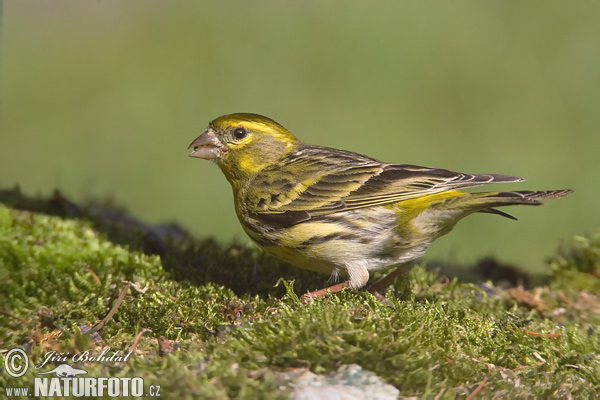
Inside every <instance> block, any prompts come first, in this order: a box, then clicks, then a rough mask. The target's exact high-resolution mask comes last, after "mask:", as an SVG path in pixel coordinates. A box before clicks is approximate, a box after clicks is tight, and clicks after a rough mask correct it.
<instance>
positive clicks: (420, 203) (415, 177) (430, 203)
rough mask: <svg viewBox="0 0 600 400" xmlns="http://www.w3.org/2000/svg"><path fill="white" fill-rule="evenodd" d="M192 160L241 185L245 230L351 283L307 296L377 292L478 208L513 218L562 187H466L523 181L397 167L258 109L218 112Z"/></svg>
mask: <svg viewBox="0 0 600 400" xmlns="http://www.w3.org/2000/svg"><path fill="white" fill-rule="evenodd" d="M188 149H192V152H191V153H190V154H189V156H190V157H194V158H200V159H205V160H209V161H211V162H213V163H215V164H217V165H218V166H219V168H220V169H221V171H222V172H223V174H224V175H225V177H226V178H227V180H228V181H229V183H230V184H231V187H232V189H233V198H234V204H235V211H236V214H237V217H238V219H239V222H240V223H241V225H242V228H243V229H244V231H245V232H246V234H247V235H248V236H249V237H250V239H252V241H254V242H255V243H256V244H257V245H258V246H259V247H261V248H262V249H263V250H264V251H266V252H267V253H269V254H271V255H273V256H275V257H276V258H279V259H281V260H283V261H285V262H287V263H289V264H291V265H293V266H296V267H299V268H302V269H305V270H311V271H316V272H320V273H325V274H329V275H330V277H331V278H330V280H333V281H336V280H338V278H339V277H340V276H343V277H346V278H347V280H345V281H343V282H341V283H338V284H335V285H332V286H330V287H327V288H324V289H320V290H315V291H313V292H308V293H305V294H304V295H303V296H302V301H303V302H305V301H308V300H309V299H311V298H314V297H318V296H323V295H326V294H327V293H334V292H337V291H340V290H342V289H344V288H346V287H348V288H350V289H359V288H363V287H364V286H366V285H367V283H368V281H369V277H370V274H371V273H373V272H376V271H385V270H388V269H391V268H392V267H396V268H397V269H396V271H394V272H392V273H390V274H389V275H387V276H386V277H384V278H382V279H381V280H379V281H377V282H375V283H374V284H372V285H371V286H369V287H368V290H369V291H370V292H371V293H373V294H375V295H378V296H381V295H380V294H379V292H378V291H379V289H380V288H382V287H383V286H384V285H386V284H387V283H388V282H390V281H391V280H392V279H394V278H395V277H396V276H397V275H398V274H399V272H400V271H402V270H403V268H402V267H403V266H406V265H407V264H409V263H411V262H412V261H413V260H415V259H417V258H419V257H421V256H423V254H424V253H425V250H426V249H427V248H428V247H429V246H430V245H431V244H432V243H433V242H434V241H435V240H436V239H437V238H439V237H441V236H443V235H445V234H447V233H449V232H450V231H451V230H452V229H453V228H454V226H455V225H456V223H457V222H458V221H460V220H461V219H463V218H464V217H467V216H469V215H471V214H473V213H489V214H497V215H500V216H503V217H507V218H510V219H516V218H514V217H512V216H511V215H509V214H507V213H505V212H503V211H501V210H498V209H497V207H503V206H507V205H518V204H524V205H541V204H542V202H543V200H548V199H554V198H559V197H563V196H566V195H568V194H569V193H571V192H573V190H570V189H564V190H543V191H531V190H527V191H510V192H497V191H495V192H494V191H490V192H475V193H471V192H464V191H462V190H461V189H466V188H471V187H474V186H480V185H486V184H489V183H507V182H522V181H524V180H525V179H524V178H521V177H518V176H513V175H504V174H467V173H460V172H453V171H450V170H447V169H442V168H430V167H421V166H417V165H410V164H389V163H385V162H382V161H379V160H376V159H374V158H371V157H368V156H366V155H362V154H359V153H355V152H351V151H346V150H340V149H336V148H330V147H322V146H316V145H310V144H305V143H303V142H302V141H300V140H299V139H298V138H296V136H294V135H293V134H292V133H291V132H290V131H288V130H287V129H286V128H284V127H283V126H282V125H280V124H279V123H277V122H275V121H274V120H272V119H270V118H268V117H265V116H262V115H259V114H251V113H235V114H229V115H224V116H221V117H218V118H216V119H214V120H213V121H212V122H210V124H209V125H208V128H207V129H206V130H205V132H204V133H202V134H201V135H200V136H198V137H197V138H196V139H194V141H192V143H191V144H190V145H189V147H188Z"/></svg>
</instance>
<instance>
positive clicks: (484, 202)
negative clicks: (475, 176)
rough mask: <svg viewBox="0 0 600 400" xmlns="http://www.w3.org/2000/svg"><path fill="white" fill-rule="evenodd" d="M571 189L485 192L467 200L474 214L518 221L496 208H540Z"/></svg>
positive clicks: (473, 195) (475, 194)
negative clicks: (521, 206) (499, 216)
mask: <svg viewBox="0 0 600 400" xmlns="http://www.w3.org/2000/svg"><path fill="white" fill-rule="evenodd" d="M572 192H573V190H571V189H563V190H543V191H537V192H536V191H533V190H525V191H518V192H484V193H472V194H471V196H470V198H469V199H468V200H467V199H465V200H467V202H468V203H469V207H468V208H470V209H471V210H473V212H484V213H490V214H498V215H501V216H503V217H507V218H510V219H516V218H515V217H513V216H512V215H510V214H507V213H505V212H502V211H499V210H496V209H495V207H501V206H511V205H516V204H525V205H532V206H539V205H541V204H543V200H548V199H557V198H559V197H564V196H566V195H568V194H569V193H572Z"/></svg>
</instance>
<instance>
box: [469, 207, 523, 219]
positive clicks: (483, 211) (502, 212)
mask: <svg viewBox="0 0 600 400" xmlns="http://www.w3.org/2000/svg"><path fill="white" fill-rule="evenodd" d="M478 212H480V213H488V214H496V215H501V216H503V217H506V218H508V219H512V220H513V221H516V220H517V219H516V218H515V217H513V216H512V215H510V214H508V213H505V212H504V211H500V210H496V209H495V208H486V209H485V210H481V211H478Z"/></svg>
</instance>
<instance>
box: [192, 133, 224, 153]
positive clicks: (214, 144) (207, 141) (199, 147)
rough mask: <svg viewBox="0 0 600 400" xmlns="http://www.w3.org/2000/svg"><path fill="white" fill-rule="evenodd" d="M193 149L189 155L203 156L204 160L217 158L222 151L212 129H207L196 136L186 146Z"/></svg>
mask: <svg viewBox="0 0 600 400" xmlns="http://www.w3.org/2000/svg"><path fill="white" fill-rule="evenodd" d="M191 148H193V149H194V151H192V152H191V153H190V157H196V158H203V159H205V160H214V159H215V158H219V157H220V156H221V152H222V146H221V144H220V143H219V140H218V139H217V137H216V136H215V134H214V133H212V131H210V130H207V131H206V132H204V133H203V134H202V135H200V136H198V137H197V138H196V139H195V140H194V141H193V142H192V143H191V144H190V145H189V147H188V149H191Z"/></svg>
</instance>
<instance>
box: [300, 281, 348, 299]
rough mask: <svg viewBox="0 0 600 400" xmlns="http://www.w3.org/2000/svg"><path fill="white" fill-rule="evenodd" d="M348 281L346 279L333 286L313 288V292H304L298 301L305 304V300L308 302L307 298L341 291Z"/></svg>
mask: <svg viewBox="0 0 600 400" xmlns="http://www.w3.org/2000/svg"><path fill="white" fill-rule="evenodd" d="M349 283H350V281H346V282H342V283H338V284H336V285H333V286H329V287H326V288H324V289H319V290H315V291H314V292H309V293H304V294H303V295H302V296H301V297H300V301H301V302H302V303H303V304H305V303H306V302H308V300H310V299H312V298H315V297H322V296H325V295H327V293H336V292H341V291H342V290H343V289H344V288H347V287H348V285H349Z"/></svg>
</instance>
